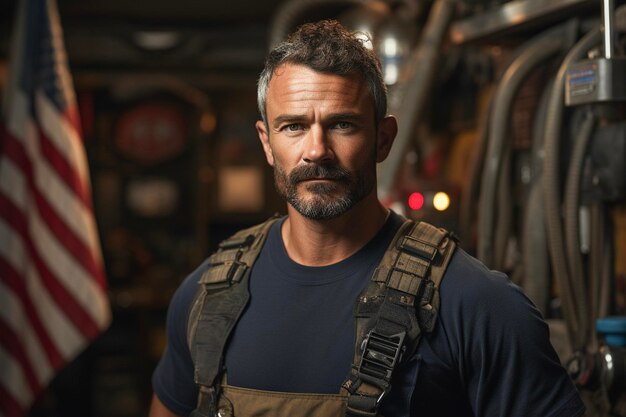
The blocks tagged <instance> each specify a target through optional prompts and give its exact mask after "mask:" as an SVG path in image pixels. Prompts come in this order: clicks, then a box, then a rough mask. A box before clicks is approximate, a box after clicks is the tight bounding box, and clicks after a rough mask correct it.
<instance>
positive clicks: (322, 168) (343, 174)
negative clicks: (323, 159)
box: [289, 164, 350, 184]
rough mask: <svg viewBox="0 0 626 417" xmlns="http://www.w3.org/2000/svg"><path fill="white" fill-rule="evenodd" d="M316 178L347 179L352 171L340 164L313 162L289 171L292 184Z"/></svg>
mask: <svg viewBox="0 0 626 417" xmlns="http://www.w3.org/2000/svg"><path fill="white" fill-rule="evenodd" d="M316 178H324V179H329V180H337V181H347V180H349V179H350V171H348V170H347V169H345V168H342V167H340V166H338V165H317V164H311V165H302V166H299V167H296V168H294V169H293V170H292V171H291V173H289V182H290V183H291V184H296V183H298V182H301V181H306V180H312V179H316Z"/></svg>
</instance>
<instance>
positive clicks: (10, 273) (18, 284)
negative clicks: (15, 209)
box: [0, 256, 65, 369]
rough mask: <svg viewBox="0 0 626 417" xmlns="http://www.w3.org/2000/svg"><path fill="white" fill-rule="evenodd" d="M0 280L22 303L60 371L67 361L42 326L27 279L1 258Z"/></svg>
mask: <svg viewBox="0 0 626 417" xmlns="http://www.w3.org/2000/svg"><path fill="white" fill-rule="evenodd" d="M0 280H1V281H2V282H3V283H4V284H6V286H7V287H9V288H10V289H11V290H12V291H13V292H14V293H15V295H17V297H18V298H19V299H20V301H21V302H22V308H24V311H25V313H26V317H28V320H29V321H30V324H31V326H32V327H33V330H34V331H35V334H36V335H37V338H38V339H39V341H40V342H41V345H42V346H43V350H44V351H45V352H46V355H47V356H48V361H49V362H50V365H51V366H52V368H54V369H59V368H60V367H61V366H62V365H63V364H64V363H65V359H63V356H61V354H60V353H59V350H58V349H57V347H56V345H55V344H54V342H53V341H52V339H50V336H49V335H48V331H47V330H46V328H45V326H44V325H43V324H42V322H41V319H40V318H39V314H38V313H37V310H35V306H34V305H33V303H32V301H31V299H30V297H29V295H28V290H27V289H26V285H25V284H24V281H25V278H24V277H23V276H21V275H20V274H18V273H17V271H15V269H13V267H12V266H11V265H10V264H9V263H8V262H6V261H5V260H4V258H3V257H2V256H0Z"/></svg>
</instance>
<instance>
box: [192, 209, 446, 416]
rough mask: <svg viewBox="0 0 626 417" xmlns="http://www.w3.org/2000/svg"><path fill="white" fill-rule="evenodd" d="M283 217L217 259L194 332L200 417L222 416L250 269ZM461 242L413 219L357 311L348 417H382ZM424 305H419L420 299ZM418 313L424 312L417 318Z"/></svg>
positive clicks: (429, 321) (428, 326)
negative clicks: (224, 381)
mask: <svg viewBox="0 0 626 417" xmlns="http://www.w3.org/2000/svg"><path fill="white" fill-rule="evenodd" d="M274 221H276V219H275V218H273V219H270V220H268V221H267V222H265V223H263V224H261V225H258V226H255V227H253V228H250V229H246V230H243V231H241V232H239V233H237V234H236V235H234V236H233V237H232V238H230V239H227V240H226V241H224V242H223V243H222V244H220V248H219V250H218V252H216V253H215V254H213V255H212V256H211V257H210V258H209V261H208V263H209V267H208V269H207V270H206V271H205V272H204V274H203V275H202V277H201V278H200V280H199V283H200V284H201V285H200V289H199V292H198V295H197V296H196V299H195V302H194V304H193V307H192V310H191V313H190V318H189V328H188V344H189V346H190V349H191V355H192V359H193V361H194V366H195V369H194V379H195V382H196V384H198V385H199V387H200V394H199V397H198V407H197V409H196V410H195V411H194V412H193V413H192V414H191V415H192V417H200V416H214V415H216V411H217V403H218V399H219V397H220V395H221V392H220V389H221V388H220V378H221V374H222V367H223V363H222V362H223V354H224V348H225V345H226V342H227V339H228V337H229V335H230V332H231V331H232V329H233V328H234V326H235V324H236V322H237V320H238V319H239V317H240V316H241V313H242V312H243V310H244V309H245V306H246V305H247V303H248V299H249V292H248V280H249V275H250V266H251V265H252V264H253V263H254V261H255V260H256V258H257V256H258V254H259V252H260V250H261V247H262V246H263V243H264V241H265V238H266V237H267V232H268V231H269V229H270V227H271V225H272V224H273V223H274ZM455 246H456V242H455V241H454V240H453V239H451V238H450V235H449V234H448V233H447V232H446V231H445V230H443V229H438V228H435V227H434V226H431V225H428V224H426V223H418V224H415V223H414V222H412V221H405V223H404V224H403V225H402V226H401V227H400V229H399V230H398V232H397V233H396V236H395V237H394V239H393V241H392V243H391V244H390V246H389V248H388V249H387V251H386V252H385V255H384V257H383V260H382V261H381V263H380V264H379V266H378V268H377V269H376V270H375V272H374V274H373V276H372V279H371V280H370V282H369V284H368V286H367V288H366V290H365V291H364V292H363V293H362V294H361V296H360V297H359V300H358V301H357V303H356V306H355V317H356V339H355V340H356V341H357V343H356V346H355V354H354V360H353V365H352V371H351V374H350V376H349V378H348V379H347V380H346V381H345V382H344V384H343V387H342V390H343V392H344V393H345V394H346V395H347V397H348V400H347V409H346V416H376V415H377V413H378V406H379V405H380V401H381V400H382V398H384V396H385V395H386V394H387V393H388V392H389V390H390V388H391V384H390V382H391V376H392V374H393V370H394V368H395V367H396V365H397V364H398V363H399V362H400V361H401V359H402V357H403V355H404V357H408V356H410V354H411V353H412V352H413V351H414V350H415V348H416V347H417V344H418V343H419V336H420V334H421V330H420V329H422V330H424V331H432V329H433V328H434V324H435V322H436V318H437V311H438V308H439V294H438V287H439V284H440V282H441V279H442V278H443V274H444V272H445V268H446V266H447V264H448V262H449V260H450V258H451V256H452V253H453V251H454V248H455ZM416 300H417V301H416ZM416 313H417V314H416Z"/></svg>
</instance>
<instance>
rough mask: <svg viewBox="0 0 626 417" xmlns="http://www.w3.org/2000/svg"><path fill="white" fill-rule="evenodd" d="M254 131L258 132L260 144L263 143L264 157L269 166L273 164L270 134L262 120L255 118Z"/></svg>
mask: <svg viewBox="0 0 626 417" xmlns="http://www.w3.org/2000/svg"><path fill="white" fill-rule="evenodd" d="M256 131H257V133H258V134H259V139H261V144H262V145H263V152H265V159H267V163H268V164H270V166H274V154H273V153H272V147H271V146H270V136H269V132H268V131H267V126H265V123H263V120H257V122H256Z"/></svg>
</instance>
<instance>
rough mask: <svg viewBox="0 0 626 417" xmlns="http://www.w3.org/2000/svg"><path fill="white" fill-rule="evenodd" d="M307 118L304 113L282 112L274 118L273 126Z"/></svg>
mask: <svg viewBox="0 0 626 417" xmlns="http://www.w3.org/2000/svg"><path fill="white" fill-rule="evenodd" d="M305 119H306V116H305V115H303V114H281V115H280V116H277V117H276V118H274V120H272V126H273V127H278V126H279V125H281V124H282V123H285V122H289V123H295V122H301V121H304V120H305Z"/></svg>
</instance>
